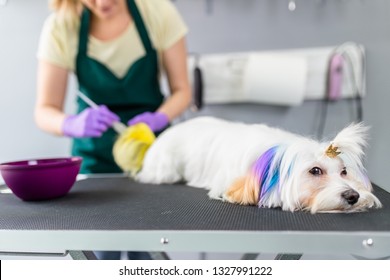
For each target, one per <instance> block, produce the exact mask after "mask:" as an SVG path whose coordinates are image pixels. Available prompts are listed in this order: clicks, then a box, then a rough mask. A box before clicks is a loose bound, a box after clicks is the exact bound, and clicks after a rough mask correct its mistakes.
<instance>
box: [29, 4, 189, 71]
mask: <svg viewBox="0 0 390 280" xmlns="http://www.w3.org/2000/svg"><path fill="white" fill-rule="evenodd" d="M135 2H136V4H137V7H138V10H139V12H140V14H141V16H142V19H143V21H144V24H145V26H146V29H147V30H148V34H149V38H150V39H151V41H152V44H153V46H154V48H155V49H156V50H157V52H158V54H159V58H160V60H161V52H163V51H164V50H167V49H169V48H170V47H171V46H172V45H174V44H175V43H176V42H177V41H178V40H180V39H181V38H183V37H184V36H185V35H186V33H187V31H188V29H187V26H186V24H185V23H184V21H183V19H182V17H181V16H180V14H179V13H178V12H177V10H176V8H175V6H174V5H173V4H172V3H171V2H170V1H169V0H135ZM79 27H80V19H79V18H75V19H73V21H70V20H69V19H66V18H65V17H64V16H62V15H60V14H58V13H53V14H51V15H50V16H49V17H48V18H47V19H46V21H45V23H44V26H43V29H42V32H41V37H40V42H39V47H38V54H37V56H38V59H41V60H44V61H47V62H50V63H53V64H54V65H57V66H59V67H63V68H65V69H68V70H69V71H75V63H76V55H77V51H78V41H79ZM144 55H145V50H144V47H143V44H142V41H141V38H140V37H139V34H138V31H137V27H136V26H135V24H134V22H132V23H130V24H129V26H128V27H127V29H126V30H125V31H124V32H123V33H122V34H121V35H119V36H118V37H117V38H115V39H113V40H109V41H101V40H98V39H96V38H94V37H93V36H91V35H90V36H89V42H88V56H90V57H91V58H94V59H96V60H97V61H99V62H100V63H102V64H104V65H105V66H106V67H107V68H109V69H110V70H111V71H112V72H113V73H114V74H115V75H116V76H117V77H119V78H121V77H123V76H124V75H126V73H127V71H128V69H129V68H130V66H131V65H132V64H133V62H135V61H136V60H137V59H138V58H140V57H142V56H144ZM160 63H161V61H160Z"/></svg>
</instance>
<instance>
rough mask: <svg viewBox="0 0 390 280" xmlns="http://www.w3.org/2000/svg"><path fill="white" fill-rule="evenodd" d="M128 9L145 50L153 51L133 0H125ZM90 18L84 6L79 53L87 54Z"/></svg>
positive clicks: (89, 13)
mask: <svg viewBox="0 0 390 280" xmlns="http://www.w3.org/2000/svg"><path fill="white" fill-rule="evenodd" d="M127 5H128V9H129V11H130V13H131V16H132V17H133V20H134V23H135V26H136V27H137V31H138V34H139V36H140V37H141V41H142V44H143V45H144V48H145V51H146V52H147V53H149V52H151V51H153V47H152V42H151V41H150V38H149V35H148V31H147V30H146V27H145V24H144V21H143V20H142V17H141V14H140V13H139V10H138V8H137V5H136V4H135V2H134V0H127ZM90 18H91V12H90V11H89V10H88V9H87V8H84V10H83V12H82V14H81V20H80V31H79V32H80V33H79V50H78V53H80V54H87V47H88V36H89V23H90Z"/></svg>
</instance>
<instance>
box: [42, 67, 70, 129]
mask: <svg viewBox="0 0 390 280" xmlns="http://www.w3.org/2000/svg"><path fill="white" fill-rule="evenodd" d="M67 82H68V70H66V69H64V68H61V67H58V66H55V65H53V64H51V63H49V62H46V61H43V60H40V61H39V64H38V77H37V99H36V104H35V122H36V124H37V125H38V127H39V128H41V129H42V130H44V131H46V132H49V133H52V134H55V135H62V134H63V133H62V124H63V122H64V119H65V117H66V115H65V113H64V112H63V106H64V100H65V94H66V88H67Z"/></svg>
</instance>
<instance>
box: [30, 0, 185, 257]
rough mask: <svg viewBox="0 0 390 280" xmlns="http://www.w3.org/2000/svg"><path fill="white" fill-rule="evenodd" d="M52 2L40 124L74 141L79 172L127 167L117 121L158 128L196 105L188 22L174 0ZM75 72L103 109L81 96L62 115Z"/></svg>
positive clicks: (42, 53)
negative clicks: (116, 147)
mask: <svg viewBox="0 0 390 280" xmlns="http://www.w3.org/2000/svg"><path fill="white" fill-rule="evenodd" d="M50 2H51V7H52V8H53V9H54V12H53V13H52V14H51V15H50V16H49V17H48V19H47V20H46V21H45V23H44V27H43V30H42V33H41V38H40V44H39V49H38V59H39V68H38V79H37V101H36V107H35V119H36V123H37V125H38V126H39V127H40V128H41V129H43V130H44V131H46V132H49V133H52V134H55V135H63V136H67V137H71V138H73V146H72V154H73V155H77V156H82V157H83V164H82V167H81V173H115V172H121V170H120V169H119V167H118V166H117V165H116V164H115V162H114V159H113V156H112V146H113V144H114V141H115V139H116V137H117V135H116V133H115V132H114V131H113V129H112V128H111V125H112V123H113V122H114V121H117V120H121V121H122V122H125V123H128V124H129V125H132V124H135V123H138V122H144V123H146V124H147V125H149V127H150V128H151V129H152V130H153V131H154V132H156V133H158V132H160V131H161V130H163V129H164V128H165V127H166V126H167V125H168V124H169V122H170V121H171V120H172V119H174V118H175V117H177V116H179V115H180V114H182V113H183V112H184V111H185V110H186V108H187V107H188V105H189V103H190V100H191V94H190V86H189V82H188V75H187V64H186V61H187V51H186V44H185V35H186V33H187V27H186V25H185V23H184V22H183V20H182V18H181V17H180V15H179V14H178V12H177V10H176V9H175V7H174V5H173V4H172V3H171V2H170V1H169V0H53V1H50ZM161 70H164V71H165V73H166V76H167V78H168V82H169V86H170V91H171V94H170V95H169V97H167V98H164V96H163V95H162V93H161V91H160V88H159V75H160V71H161ZM69 73H75V74H76V77H77V81H78V86H79V90H80V91H81V92H83V93H84V94H85V95H87V96H88V97H89V98H90V99H92V100H93V101H94V102H95V103H97V104H101V105H100V106H99V107H98V108H89V107H88V105H87V104H86V103H84V101H83V100H81V99H77V106H78V107H77V108H78V109H77V113H76V114H74V115H67V114H66V113H65V112H64V110H63V107H64V100H65V97H66V90H67V84H68V76H69ZM102 257H103V258H104V257H105V256H102ZM115 258H116V257H115ZM136 258H137V257H136ZM141 258H142V257H141Z"/></svg>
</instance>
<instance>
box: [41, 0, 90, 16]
mask: <svg viewBox="0 0 390 280" xmlns="http://www.w3.org/2000/svg"><path fill="white" fill-rule="evenodd" d="M49 6H50V8H51V9H52V10H54V11H56V12H60V13H64V14H67V15H72V16H77V15H79V12H80V9H81V7H82V4H81V1H80V0H50V3H49Z"/></svg>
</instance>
